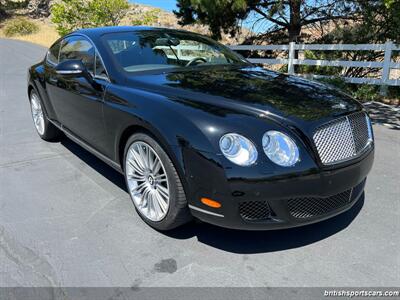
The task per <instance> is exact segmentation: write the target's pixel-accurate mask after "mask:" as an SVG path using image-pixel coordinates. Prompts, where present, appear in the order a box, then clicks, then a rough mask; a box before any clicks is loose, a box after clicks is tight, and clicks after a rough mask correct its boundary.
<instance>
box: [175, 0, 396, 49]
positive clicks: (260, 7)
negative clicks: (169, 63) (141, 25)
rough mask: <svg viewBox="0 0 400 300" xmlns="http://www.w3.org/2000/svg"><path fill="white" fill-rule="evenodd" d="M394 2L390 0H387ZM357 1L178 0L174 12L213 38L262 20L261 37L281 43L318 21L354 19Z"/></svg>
mask: <svg viewBox="0 0 400 300" xmlns="http://www.w3.org/2000/svg"><path fill="white" fill-rule="evenodd" d="M387 1H391V0H387ZM356 2H357V1H356V0H354V1H345V0H313V1H306V0H218V1H214V0H178V3H177V6H178V10H177V11H175V12H174V13H175V14H176V16H177V17H178V18H179V19H180V24H181V25H187V24H193V23H196V22H199V23H201V24H205V25H208V26H209V27H210V30H211V32H212V35H213V37H214V38H217V39H219V38H221V33H222V32H225V33H230V34H231V35H234V34H235V33H236V32H237V31H238V29H239V28H240V25H241V23H240V22H241V21H243V20H246V19H249V17H250V18H251V19H252V20H254V24H256V23H257V24H260V23H263V26H264V27H265V32H264V33H263V34H262V35H260V36H258V38H259V39H263V38H267V37H268V38H270V39H271V38H273V37H275V36H276V37H277V38H279V39H280V41H281V42H283V40H286V41H295V40H297V39H298V38H299V37H300V33H301V29H302V27H304V26H309V25H312V24H315V23H323V22H329V21H332V20H338V19H342V20H343V19H352V18H353V17H354V15H355V13H357V11H358V7H359V6H358V5H357V3H356Z"/></svg>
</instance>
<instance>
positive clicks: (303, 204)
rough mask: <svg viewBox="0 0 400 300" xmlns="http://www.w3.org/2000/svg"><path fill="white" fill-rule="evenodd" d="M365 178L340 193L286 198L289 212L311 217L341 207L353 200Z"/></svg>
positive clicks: (299, 216) (296, 215) (295, 215)
mask: <svg viewBox="0 0 400 300" xmlns="http://www.w3.org/2000/svg"><path fill="white" fill-rule="evenodd" d="M364 184H365V179H364V180H363V181H361V182H360V183H359V184H357V185H356V186H355V187H354V188H352V189H349V190H347V191H344V192H342V193H339V194H336V195H333V196H330V197H326V198H322V197H303V198H293V199H289V200H288V208H289V212H290V214H291V215H292V216H293V217H295V218H298V219H305V218H312V217H317V216H322V215H325V214H328V213H330V212H331V211H334V210H336V209H339V208H342V207H344V206H346V205H347V204H349V203H350V202H352V201H354V200H355V199H354V198H355V197H356V196H358V195H359V193H360V192H361V191H362V189H363V188H364Z"/></svg>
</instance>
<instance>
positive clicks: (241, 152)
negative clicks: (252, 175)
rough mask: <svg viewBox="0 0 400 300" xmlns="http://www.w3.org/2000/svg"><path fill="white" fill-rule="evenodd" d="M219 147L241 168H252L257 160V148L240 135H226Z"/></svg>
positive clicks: (220, 141)
mask: <svg viewBox="0 0 400 300" xmlns="http://www.w3.org/2000/svg"><path fill="white" fill-rule="evenodd" d="M219 147H220V149H221V151H222V154H223V155H224V156H225V157H226V158H227V159H229V160H230V161H231V162H233V163H235V164H237V165H239V166H250V165H252V164H254V163H255V161H256V160H257V156H258V153H257V149H256V147H255V146H254V144H253V143H252V142H251V141H250V140H249V139H247V138H245V137H244V136H242V135H240V134H236V133H228V134H225V135H224V136H223V137H221V139H220V140H219Z"/></svg>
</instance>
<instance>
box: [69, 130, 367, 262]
mask: <svg viewBox="0 0 400 300" xmlns="http://www.w3.org/2000/svg"><path fill="white" fill-rule="evenodd" d="M61 144H62V145H63V146H64V147H66V148H67V149H68V150H69V151H70V152H71V153H73V154H74V155H76V156H77V157H78V158H79V159H81V160H82V161H84V162H85V163H86V164H87V165H88V166H90V167H91V168H93V169H94V170H96V171H97V172H98V173H100V174H102V175H103V176H104V177H105V178H107V179H108V180H109V181H110V182H112V183H113V184H115V185H116V186H118V187H119V188H121V189H122V190H124V191H125V192H126V193H127V191H126V188H125V180H124V177H123V175H121V174H120V173H119V172H118V171H116V170H114V169H113V168H112V167H110V166H108V165H107V164H106V163H104V162H102V161H101V160H100V159H98V158H97V157H95V156H94V155H92V154H91V153H89V152H88V151H86V150H85V149H84V148H82V147H81V146H79V145H78V144H76V143H74V142H73V141H71V140H69V139H68V138H62V140H61ZM363 205H364V194H362V196H361V197H360V199H359V200H358V201H357V203H355V204H354V205H353V207H352V208H351V209H349V210H348V211H346V212H344V213H342V214H340V215H338V216H335V217H333V218H331V219H328V220H325V221H322V222H318V223H315V224H311V225H306V226H301V227H296V228H290V229H281V230H270V231H243V230H233V229H227V228H222V227H218V226H214V225H211V224H207V223H203V222H200V221H194V222H191V223H189V224H186V225H184V226H181V227H179V228H177V229H174V230H171V231H168V232H160V234H164V235H166V236H168V237H170V238H174V239H190V238H193V237H196V238H197V240H198V241H199V242H201V243H203V244H206V245H208V246H211V247H214V248H217V249H220V250H223V251H227V252H232V253H238V254H252V253H266V252H275V251H283V250H287V249H293V248H298V247H303V246H307V245H310V244H313V243H316V242H318V241H321V240H323V239H326V238H328V237H330V236H332V235H334V234H336V233H338V232H340V231H342V230H343V229H345V228H346V227H347V226H349V225H350V224H351V222H352V221H353V220H354V219H355V218H356V217H357V215H358V214H359V212H360V210H361V209H362V207H363ZM137 217H138V218H139V216H137Z"/></svg>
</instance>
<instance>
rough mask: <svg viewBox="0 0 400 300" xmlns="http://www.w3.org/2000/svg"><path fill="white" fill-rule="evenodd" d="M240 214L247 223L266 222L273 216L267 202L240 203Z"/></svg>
mask: <svg viewBox="0 0 400 300" xmlns="http://www.w3.org/2000/svg"><path fill="white" fill-rule="evenodd" d="M239 213H240V216H241V217H242V218H243V220H246V221H260V220H266V219H268V218H270V216H271V211H270V209H269V206H268V203H267V201H248V202H241V203H239Z"/></svg>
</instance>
